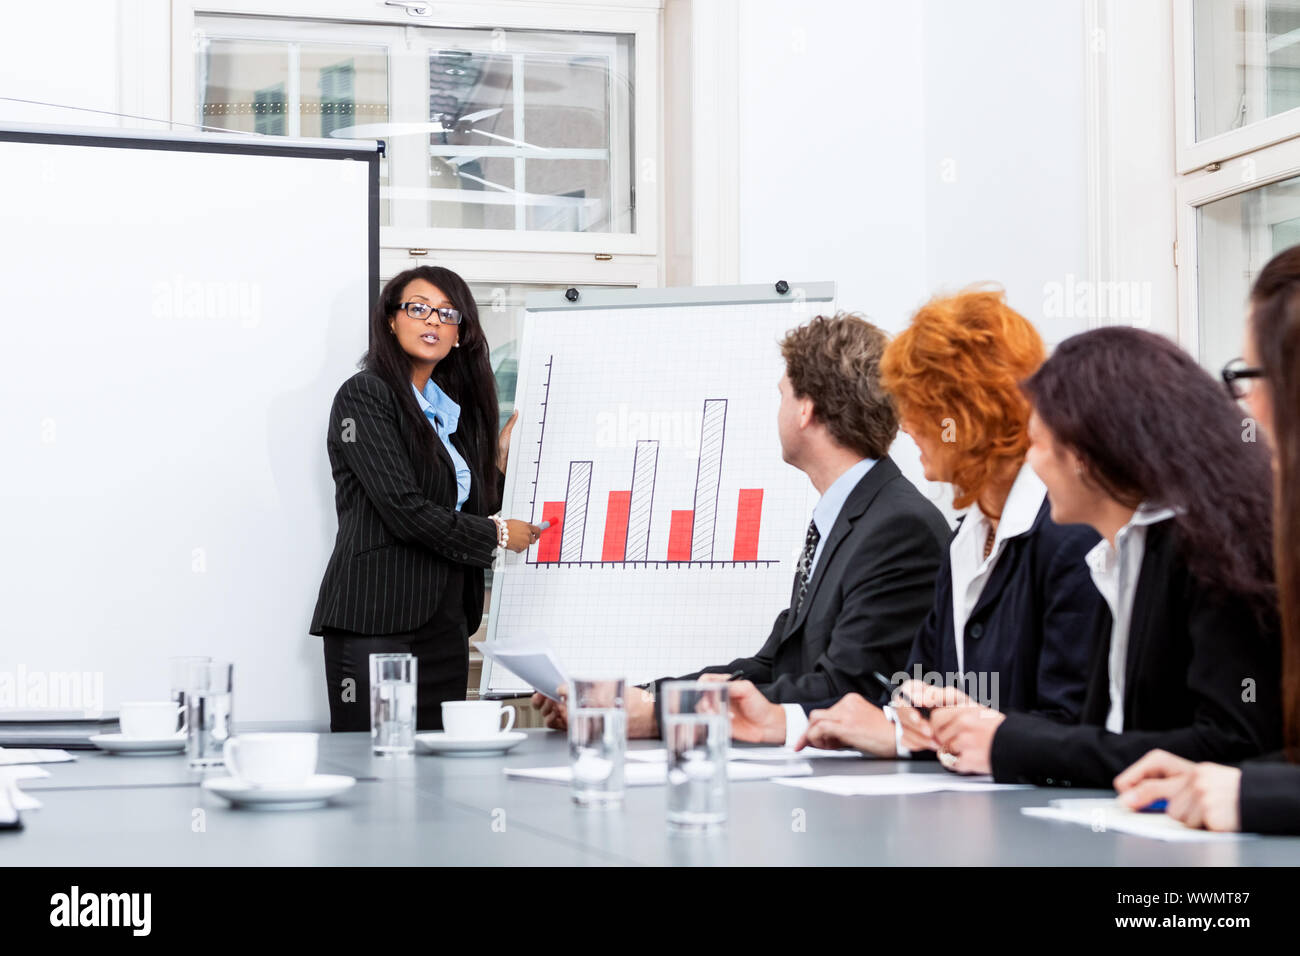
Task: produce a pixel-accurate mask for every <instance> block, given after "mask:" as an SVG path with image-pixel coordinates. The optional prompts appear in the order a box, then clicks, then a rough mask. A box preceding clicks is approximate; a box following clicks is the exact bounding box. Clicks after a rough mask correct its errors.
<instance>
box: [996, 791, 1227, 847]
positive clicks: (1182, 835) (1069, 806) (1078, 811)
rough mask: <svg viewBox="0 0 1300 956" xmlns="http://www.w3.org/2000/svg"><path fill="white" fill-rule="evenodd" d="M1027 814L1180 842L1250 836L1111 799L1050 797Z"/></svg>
mask: <svg viewBox="0 0 1300 956" xmlns="http://www.w3.org/2000/svg"><path fill="white" fill-rule="evenodd" d="M1020 812H1021V813H1023V814H1024V815H1025V816H1027V817H1038V818H1039V819H1040V820H1060V821H1061V822H1062V823H1077V824H1080V825H1082V826H1085V827H1089V828H1090V829H1092V830H1093V831H1094V832H1096V833H1105V832H1107V831H1110V832H1114V833H1129V834H1132V835H1134V836H1144V837H1150V838H1151V839H1153V840H1167V841H1171V842H1179V843H1225V842H1229V843H1230V842H1233V841H1235V840H1243V839H1249V838H1250V836H1251V834H1246V833H1211V832H1209V831H1208V830H1196V829H1193V828H1192V827H1189V826H1185V825H1184V824H1182V823H1179V822H1178V821H1177V820H1175V819H1174V818H1173V817H1170V816H1166V815H1165V814H1163V813H1139V812H1138V811H1136V810H1130V809H1129V808H1128V807H1126V806H1124V804H1122V803H1120V802H1119V801H1118V800H1116V799H1114V798H1102V799H1100V800H1053V801H1051V803H1050V804H1049V805H1048V806H1046V807H1022V808H1021V810H1020Z"/></svg>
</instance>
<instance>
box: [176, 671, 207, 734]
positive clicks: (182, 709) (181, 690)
mask: <svg viewBox="0 0 1300 956" xmlns="http://www.w3.org/2000/svg"><path fill="white" fill-rule="evenodd" d="M211 660H212V658H211V657H169V658H167V670H168V672H169V673H170V675H171V688H172V703H173V704H175V705H176V714H177V716H176V725H177V726H176V732H177V733H178V734H184V733H186V727H187V726H188V724H189V720H188V717H189V714H188V710H189V708H188V707H187V706H186V704H185V689H186V687H188V686H189V683H190V668H191V667H193V666H194V665H195V664H207V663H208V662H210V661H211Z"/></svg>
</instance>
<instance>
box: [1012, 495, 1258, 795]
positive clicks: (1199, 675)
mask: <svg viewBox="0 0 1300 956" xmlns="http://www.w3.org/2000/svg"><path fill="white" fill-rule="evenodd" d="M1184 547H1185V545H1184V543H1183V539H1182V536H1181V535H1180V534H1179V533H1178V529H1177V526H1176V525H1175V524H1174V522H1173V520H1172V519H1171V520H1168V521H1162V522H1158V523H1157V524H1153V525H1150V526H1149V527H1148V528H1147V537H1146V547H1145V552H1144V554H1143V558H1142V568H1141V571H1140V572H1139V575H1138V584H1137V592H1136V594H1135V595H1134V599H1133V615H1132V620H1131V623H1130V626H1129V638H1128V655H1127V660H1126V664H1125V676H1124V727H1125V730H1124V731H1123V732H1122V733H1119V734H1114V733H1110V732H1109V731H1107V730H1106V729H1105V724H1106V714H1107V711H1108V710H1109V708H1110V680H1109V672H1108V668H1107V661H1108V657H1109V654H1110V630H1111V615H1110V608H1109V607H1108V606H1107V605H1106V603H1105V602H1104V601H1103V602H1101V604H1100V605H1099V608H1098V612H1097V616H1096V618H1095V619H1094V626H1093V635H1092V641H1093V654H1092V662H1091V665H1090V667H1089V678H1088V690H1087V695H1086V697H1085V699H1084V704H1083V713H1082V716H1081V718H1080V723H1078V724H1074V725H1070V724H1063V723H1057V722H1055V721H1052V720H1049V719H1047V718H1045V717H1039V716H1034V715H1030V714H1008V715H1007V717H1006V719H1005V720H1004V721H1003V722H1002V725H1001V726H1000V727H999V728H998V730H997V733H995V734H994V736H993V749H992V754H991V760H992V766H993V776H994V778H995V779H996V780H998V781H999V782H1004V783H1018V782H1027V783H1035V784H1048V785H1052V784H1060V785H1061V786H1067V787H1068V786H1079V787H1110V786H1111V785H1112V782H1113V781H1114V779H1115V776H1116V775H1117V774H1118V773H1119V772H1120V771H1121V770H1123V769H1124V768H1125V767H1127V766H1128V765H1129V764H1131V763H1133V762H1134V761H1135V760H1137V759H1138V758H1139V757H1141V756H1142V755H1143V754H1145V753H1146V752H1147V751H1149V750H1153V749H1155V748H1157V747H1158V748H1160V749H1162V750H1168V751H1169V752H1170V753H1174V754H1178V755H1179V756H1181V757H1186V758H1188V759H1189V760H1213V761H1217V762H1219V763H1234V762H1236V761H1239V760H1243V759H1245V758H1247V757H1251V756H1255V755H1258V754H1261V753H1265V752H1267V751H1270V750H1274V749H1276V748H1277V747H1278V746H1279V745H1280V742H1281V727H1282V718H1281V689H1280V684H1279V680H1278V674H1279V673H1280V670H1281V651H1280V646H1279V638H1278V624H1277V616H1276V612H1272V613H1270V614H1269V615H1268V617H1267V620H1265V621H1263V622H1262V623H1261V621H1260V620H1259V618H1258V617H1257V615H1256V612H1255V609H1254V608H1253V606H1252V605H1251V604H1250V603H1249V602H1247V601H1245V600H1244V599H1242V598H1241V597H1239V596H1235V595H1227V596H1224V595H1220V594H1216V593H1215V592H1212V591H1209V590H1207V589H1206V588H1205V587H1204V586H1202V585H1201V584H1200V583H1199V582H1197V581H1196V580H1195V579H1194V578H1193V577H1192V576H1191V574H1190V573H1189V572H1188V570H1187V561H1186V559H1185V557H1184V551H1183V549H1184ZM1247 682H1249V683H1247ZM1243 698H1246V699H1243Z"/></svg>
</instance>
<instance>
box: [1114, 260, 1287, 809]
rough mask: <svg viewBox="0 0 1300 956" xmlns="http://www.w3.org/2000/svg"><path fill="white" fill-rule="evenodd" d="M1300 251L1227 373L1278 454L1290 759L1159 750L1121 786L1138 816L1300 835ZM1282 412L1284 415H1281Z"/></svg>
mask: <svg viewBox="0 0 1300 956" xmlns="http://www.w3.org/2000/svg"><path fill="white" fill-rule="evenodd" d="M1298 363H1300V246H1295V247H1292V248H1290V249H1287V250H1286V251H1284V252H1280V253H1278V254H1277V255H1276V256H1274V257H1273V258H1272V259H1271V260H1270V261H1269V263H1268V264H1267V265H1266V266H1265V267H1264V269H1263V271H1261V272H1260V274H1259V277H1258V278H1257V279H1256V280H1255V284H1254V286H1253V287H1252V288H1251V293H1250V300H1249V308H1248V317H1247V324H1246V335H1245V343H1244V345H1243V347H1242V359H1241V360H1239V361H1235V362H1231V363H1229V364H1228V366H1227V367H1226V368H1225V369H1224V376H1223V377H1224V382H1225V384H1227V385H1228V387H1229V390H1230V391H1231V392H1232V393H1233V395H1234V397H1236V398H1238V399H1239V400H1241V401H1242V402H1243V403H1244V404H1245V406H1246V410H1247V411H1248V412H1249V414H1250V418H1251V419H1253V420H1254V423H1255V424H1256V425H1258V428H1259V431H1260V433H1261V434H1262V435H1263V436H1264V438H1265V440H1266V441H1267V442H1268V443H1269V444H1270V445H1271V446H1272V448H1273V452H1274V455H1273V478H1274V488H1275V491H1274V501H1275V510H1274V523H1273V547H1274V561H1275V564H1276V568H1277V586H1278V602H1279V606H1280V609H1281V616H1282V716H1283V741H1284V744H1285V749H1284V750H1282V751H1280V752H1277V753H1273V754H1269V755H1267V756H1266V757H1261V758H1259V759H1257V760H1251V761H1247V762H1245V763H1242V764H1241V766H1240V767H1230V766H1224V765H1222V764H1217V763H1208V762H1202V763H1197V762H1195V761H1192V760H1187V759H1184V758H1182V757H1178V756H1175V755H1174V754H1171V753H1168V752H1166V751H1163V750H1153V751H1151V752H1150V753H1148V754H1146V755H1145V756H1144V757H1142V759H1140V760H1138V761H1137V762H1136V763H1134V764H1133V765H1132V766H1131V767H1129V768H1128V769H1126V770H1125V771H1124V772H1123V773H1121V774H1120V775H1119V776H1118V777H1116V778H1115V789H1116V790H1118V791H1119V792H1120V800H1121V801H1122V802H1124V803H1126V804H1127V805H1128V806H1130V807H1132V808H1134V809H1137V808H1140V807H1145V806H1148V805H1150V804H1151V803H1152V802H1154V801H1156V800H1165V801H1167V806H1166V812H1167V813H1168V814H1169V815H1170V816H1172V817H1174V818H1175V819H1177V820H1180V821H1182V822H1183V823H1185V824H1187V825H1188V826H1193V827H1204V828H1206V829H1208V830H1228V831H1232V830H1242V831H1248V832H1254V833H1300V766H1297V765H1296V761H1297V758H1298V757H1300V553H1297V550H1296V549H1297V547H1300V423H1297V421H1296V418H1295V410H1296V409H1300V364H1298ZM1278 410H1280V412H1281V414H1275V413H1276V412H1277V411H1278Z"/></svg>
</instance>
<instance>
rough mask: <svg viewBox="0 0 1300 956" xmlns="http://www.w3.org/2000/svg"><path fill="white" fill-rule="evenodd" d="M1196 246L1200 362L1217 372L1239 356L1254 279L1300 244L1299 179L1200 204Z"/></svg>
mask: <svg viewBox="0 0 1300 956" xmlns="http://www.w3.org/2000/svg"><path fill="white" fill-rule="evenodd" d="M1196 242H1197V256H1198V258H1199V260H1200V261H1199V262H1198V263H1197V312H1198V315H1199V320H1198V321H1199V323H1200V353H1201V354H1200V356H1199V358H1200V360H1201V363H1202V364H1203V365H1204V366H1205V367H1206V368H1208V369H1210V370H1212V371H1216V372H1217V371H1218V369H1220V368H1222V366H1223V364H1224V363H1225V362H1227V361H1228V360H1229V359H1231V358H1234V357H1236V356H1238V355H1240V354H1241V346H1242V336H1243V335H1244V333H1245V310H1246V297H1247V296H1248V295H1249V294H1250V286H1251V284H1252V283H1253V282H1254V281H1255V277H1256V276H1258V275H1259V272H1260V270H1261V269H1263V268H1264V266H1265V264H1266V263H1267V262H1268V260H1269V259H1271V258H1272V257H1273V256H1274V255H1276V254H1277V253H1279V252H1281V251H1282V250H1283V249H1288V248H1290V247H1291V246H1293V245H1296V244H1297V243H1298V242H1300V177H1296V178H1294V179H1287V180H1283V181H1282V182H1279V183H1273V184H1271V185H1268V186H1261V187H1259V188H1257V189H1252V190H1249V191H1248V192H1243V193H1239V194H1237V195H1234V196H1228V197H1226V198H1224V199H1219V200H1217V201H1215V202H1212V203H1207V204H1206V205H1204V206H1202V207H1201V208H1200V209H1199V210H1198V211H1197V237H1196Z"/></svg>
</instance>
